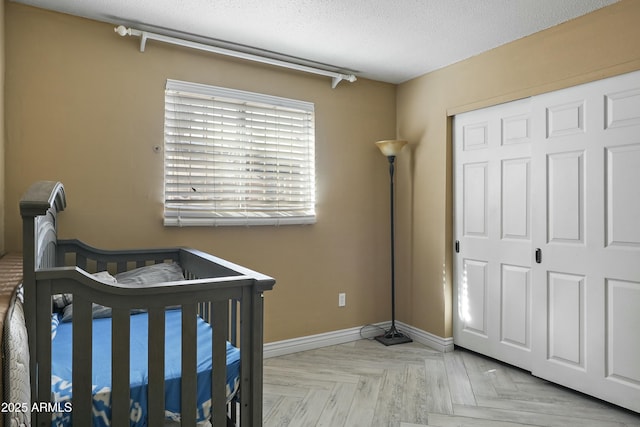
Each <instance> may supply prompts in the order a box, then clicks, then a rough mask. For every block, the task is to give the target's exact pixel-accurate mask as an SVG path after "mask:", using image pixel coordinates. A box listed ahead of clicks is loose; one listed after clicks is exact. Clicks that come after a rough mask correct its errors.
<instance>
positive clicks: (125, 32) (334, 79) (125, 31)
mask: <svg viewBox="0 0 640 427" xmlns="http://www.w3.org/2000/svg"><path fill="white" fill-rule="evenodd" d="M114 31H115V32H116V33H118V34H119V35H121V36H122V37H124V36H138V37H140V52H144V50H145V47H146V44H147V40H148V39H152V40H158V41H161V42H164V43H170V44H175V45H178V46H184V47H188V48H191V49H198V50H204V51H207V52H211V53H217V54H220V55H227V56H233V57H235V58H240V59H246V60H248V61H254V62H261V63H263V64H269V65H275V66H278V67H284V68H289V69H292V70H298V71H304V72H306V73H312V74H318V75H322V76H327V77H331V88H333V89H335V88H336V86H338V83H340V82H341V81H342V80H347V81H349V82H352V83H353V82H355V81H356V80H357V77H356V76H355V75H354V74H341V73H337V72H335V71H329V70H324V69H322V68H315V67H308V66H306V65H300V64H296V63H293V62H287V61H282V60H279V59H274V58H269V57H266V56H260V55H254V54H251V53H245V52H240V51H235V50H230V49H225V48H221V47H217V46H213V45H209V44H204V43H198V42H193V41H190V40H184V39H179V38H176V37H169V36H165V35H162V34H156V33H149V32H147V31H140V30H136V29H134V28H126V27H125V26H124V25H118V26H117V27H115V28H114Z"/></svg>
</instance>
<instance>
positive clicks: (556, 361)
mask: <svg viewBox="0 0 640 427" xmlns="http://www.w3.org/2000/svg"><path fill="white" fill-rule="evenodd" d="M454 145H455V146H454V179H455V187H454V188H455V198H454V200H455V221H454V224H455V230H454V235H455V238H456V239H457V240H458V241H459V253H456V254H455V257H454V259H455V262H454V271H455V280H456V286H455V292H454V322H453V323H454V342H455V343H456V344H457V345H460V346H463V347H466V348H469V349H471V350H474V351H477V352H480V353H483V354H486V355H488V356H491V357H495V358H496V359H499V360H502V361H505V362H508V363H511V364H514V365H517V366H520V367H523V368H525V369H528V370H531V371H532V372H533V373H534V374H535V375H537V376H540V377H543V378H546V379H548V380H550V381H553V382H556V383H559V384H562V385H565V386H568V387H571V388H574V389H576V390H580V391H582V392H585V393H588V394H591V395H593V396H596V397H599V398H602V399H604V400H607V401H610V402H613V403H615V404H617V405H620V406H623V407H626V408H629V409H632V410H634V411H638V412H640V332H638V329H639V328H640V71H638V72H635V73H629V74H625V75H622V76H618V77H614V78H610V79H606V80H601V81H597V82H593V83H589V84H585V85H581V86H576V87H573V88H569V89H565V90H561V91H556V92H552V93H548V94H544V95H540V96H536V97H533V98H531V99H530V100H524V101H517V102H513V103H508V104H502V105H498V106H495V107H491V108H487V109H483V110H478V111H472V112H469V113H465V114H460V115H458V116H456V117H455V120H454Z"/></svg>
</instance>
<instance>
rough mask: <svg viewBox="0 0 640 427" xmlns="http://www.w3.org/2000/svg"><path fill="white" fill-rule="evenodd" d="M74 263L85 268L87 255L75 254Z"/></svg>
mask: <svg viewBox="0 0 640 427" xmlns="http://www.w3.org/2000/svg"><path fill="white" fill-rule="evenodd" d="M76 265H77V266H78V267H80V268H81V269H83V270H86V269H87V257H86V256H84V255H82V254H79V253H78V254H76Z"/></svg>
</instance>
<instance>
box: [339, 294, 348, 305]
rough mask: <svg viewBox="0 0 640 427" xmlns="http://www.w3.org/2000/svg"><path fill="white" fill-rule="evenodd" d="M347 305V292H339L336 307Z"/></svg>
mask: <svg viewBox="0 0 640 427" xmlns="http://www.w3.org/2000/svg"><path fill="white" fill-rule="evenodd" d="M345 305H347V294H345V293H344V292H341V293H339V294H338V307H344V306H345Z"/></svg>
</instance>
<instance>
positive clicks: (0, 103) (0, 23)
mask: <svg viewBox="0 0 640 427" xmlns="http://www.w3.org/2000/svg"><path fill="white" fill-rule="evenodd" d="M4 28H5V25H4V1H3V0H0V254H2V253H4V247H5V245H4V228H5V225H4V218H5V203H4V189H5V185H4V180H5V177H4V170H5V169H4V145H5V132H4V63H5V61H4V40H5V37H4Z"/></svg>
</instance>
